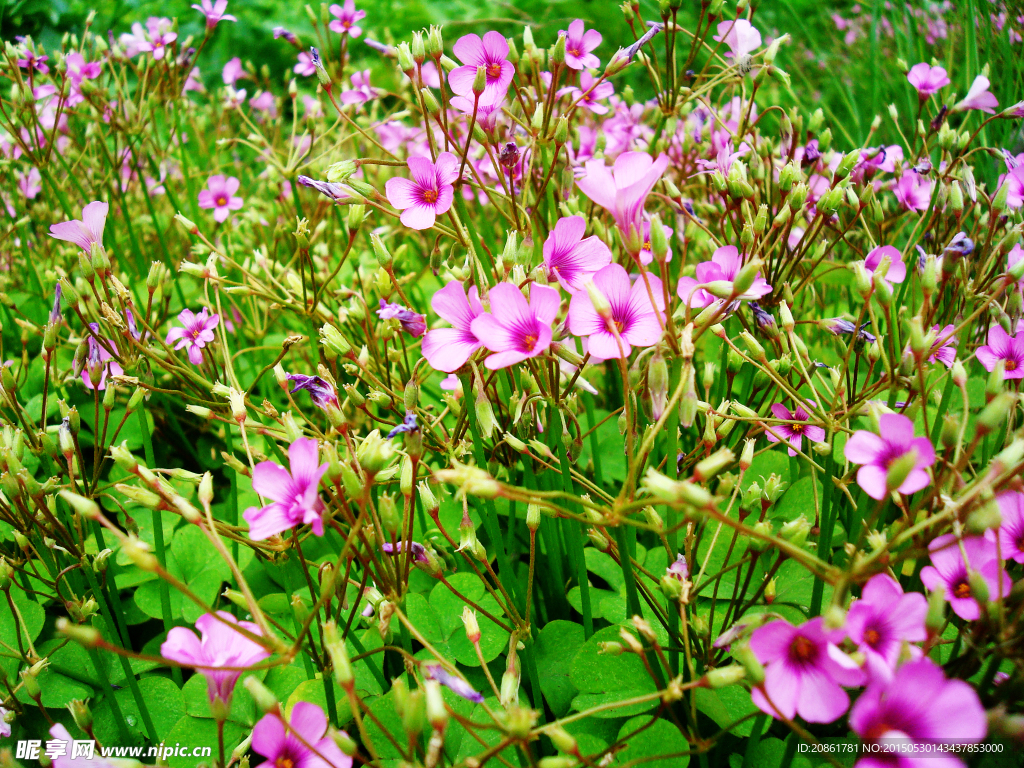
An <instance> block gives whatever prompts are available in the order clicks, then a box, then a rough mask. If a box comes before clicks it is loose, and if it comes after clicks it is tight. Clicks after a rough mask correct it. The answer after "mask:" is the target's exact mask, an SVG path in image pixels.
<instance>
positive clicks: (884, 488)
mask: <svg viewBox="0 0 1024 768" xmlns="http://www.w3.org/2000/svg"><path fill="white" fill-rule="evenodd" d="M878 427H879V431H880V432H881V433H882V436H881V437H879V436H878V435H876V434H875V433H874V432H868V431H867V430H866V429H861V430H858V431H856V432H854V433H853V434H852V435H851V436H850V439H849V440H847V441H846V447H845V448H844V449H843V453H844V455H845V456H846V459H847V461H851V462H853V463H854V464H861V465H863V466H861V468H860V469H858V470H857V485H859V486H860V487H861V488H863V489H864V493H866V494H867V495H868V496H870V497H871V498H872V499H878V500H881V499H884V498H885V495H886V493H888V492H889V490H890V489H889V486H888V479H887V478H888V473H889V467H890V466H891V465H892V464H893V462H895V461H896V460H897V459H901V458H903V457H904V456H905V455H906V454H908V453H910V452H911V451H914V452H916V454H917V461H916V462H915V465H914V468H913V469H912V470H911V471H910V473H909V474H908V475H907V477H906V479H905V480H904V481H903V482H902V483H901V484H900V486H899V487H898V488H894V489H892V490H895V491H899V492H900V493H914V492H916V491H920V490H921V489H922V488H925V487H927V485H928V484H929V483H930V482H931V477H930V476H929V475H928V472H927V471H926V469H927V468H928V467H930V466H931V465H932V464H934V463H935V448H934V447H932V443H931V441H930V440H929V439H928V438H927V437H914V422H912V421H911V420H910V419H908V418H907V417H906V416H901V415H900V414H898V413H884V414H882V415H881V416H880V417H879V419H878Z"/></svg>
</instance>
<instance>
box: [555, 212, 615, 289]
mask: <svg viewBox="0 0 1024 768" xmlns="http://www.w3.org/2000/svg"><path fill="white" fill-rule="evenodd" d="M586 230H587V222H586V220H585V219H584V218H583V217H582V216H565V217H563V218H561V219H559V220H558V221H557V222H556V224H555V228H554V229H553V230H551V233H550V234H549V235H548V237H547V240H545V241H544V267H545V268H546V269H547V272H548V280H557V281H558V283H559V285H561V286H562V287H563V288H564V289H565V290H567V291H569V292H570V293H572V292H574V291H580V290H583V284H584V283H586V281H587V280H589V279H590V278H591V277H592V276H593V275H594V273H595V272H597V270H599V269H601V268H602V267H604V266H607V265H608V264H611V261H612V252H611V251H610V250H609V249H608V246H607V245H605V244H604V241H602V240H601V238H599V237H598V236H597V235H591V236H590V237H587V238H584V237H583V234H584V233H585V232H586Z"/></svg>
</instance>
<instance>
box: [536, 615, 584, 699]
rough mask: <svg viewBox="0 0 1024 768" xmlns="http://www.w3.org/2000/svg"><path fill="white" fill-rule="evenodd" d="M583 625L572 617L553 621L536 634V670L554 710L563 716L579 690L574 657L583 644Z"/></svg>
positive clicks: (542, 689)
mask: <svg viewBox="0 0 1024 768" xmlns="http://www.w3.org/2000/svg"><path fill="white" fill-rule="evenodd" d="M583 643H584V638H583V627H581V626H580V625H579V624H575V623H573V622H571V621H551V622H548V624H547V625H546V626H545V627H544V629H542V630H541V632H540V635H539V636H538V637H537V645H536V651H535V653H536V659H537V673H538V675H539V676H540V688H541V691H542V692H543V693H544V698H545V699H547V702H548V705H549V706H550V707H551V711H552V712H554V713H555V715H556V716H557V717H563V716H564V715H565V714H566V713H568V711H569V706H570V705H571V704H572V700H573V697H574V696H576V694H577V693H578V690H577V688H576V686H575V685H573V683H572V680H571V679H570V676H571V673H572V660H573V658H574V657H575V656H576V654H577V653H578V652H579V650H580V648H581V647H582V646H583Z"/></svg>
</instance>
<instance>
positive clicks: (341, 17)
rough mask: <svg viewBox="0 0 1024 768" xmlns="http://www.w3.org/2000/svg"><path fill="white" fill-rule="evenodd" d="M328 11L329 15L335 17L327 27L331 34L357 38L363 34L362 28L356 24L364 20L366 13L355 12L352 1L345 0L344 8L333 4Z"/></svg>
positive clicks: (354, 5)
mask: <svg viewBox="0 0 1024 768" xmlns="http://www.w3.org/2000/svg"><path fill="white" fill-rule="evenodd" d="M330 11H331V15H332V16H334V17H335V18H333V19H331V23H330V24H328V25H327V26H329V27H330V29H331V31H332V32H337V33H338V34H339V35H349V36H350V37H359V36H360V35H361V34H363V28H362V27H360V26H359V23H358V22H360V21H362V20H363V19H365V18H366V11H357V10H356V4H355V2H353V0H345V6H344V7H342V6H340V5H338V4H337V3H335V4H334V5H332V6H331V8H330Z"/></svg>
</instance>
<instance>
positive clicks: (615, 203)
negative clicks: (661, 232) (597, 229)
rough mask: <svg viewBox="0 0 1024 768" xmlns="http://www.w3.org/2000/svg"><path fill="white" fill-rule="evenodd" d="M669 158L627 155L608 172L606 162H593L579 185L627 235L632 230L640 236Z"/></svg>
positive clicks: (587, 167) (626, 153) (579, 181)
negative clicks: (644, 216) (646, 206)
mask: <svg viewBox="0 0 1024 768" xmlns="http://www.w3.org/2000/svg"><path fill="white" fill-rule="evenodd" d="M668 163H669V159H668V156H667V155H664V154H661V155H658V159H657V160H654V159H653V158H651V156H650V155H649V154H647V153H646V152H623V153H622V154H621V155H619V156H618V157H617V158H615V164H614V165H613V166H612V167H611V168H608V167H607V166H606V165H605V164H604V161H603V160H589V161H587V164H586V175H585V176H583V177H582V178H580V179H578V180H577V181H576V184H577V186H579V188H580V189H581V190H582V191H583V194H585V195H586V196H587V197H589V198H590V199H591V200H593V201H594V202H595V203H597V204H598V205H600V206H601V207H602V208H604V209H605V210H606V211H608V212H609V213H611V214H612V216H613V217H614V219H615V224H616V226H618V228H619V231H621V232H622V234H623V235H629V231H630V227H633V228H634V229H635V231H636V232H637V233H639V232H640V228H641V225H642V214H643V210H644V203H646V202H647V195H649V194H650V193H651V190H652V189H653V188H654V185H655V184H657V183H658V179H660V178H661V175H662V174H663V173H664V172H665V169H666V168H668Z"/></svg>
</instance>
